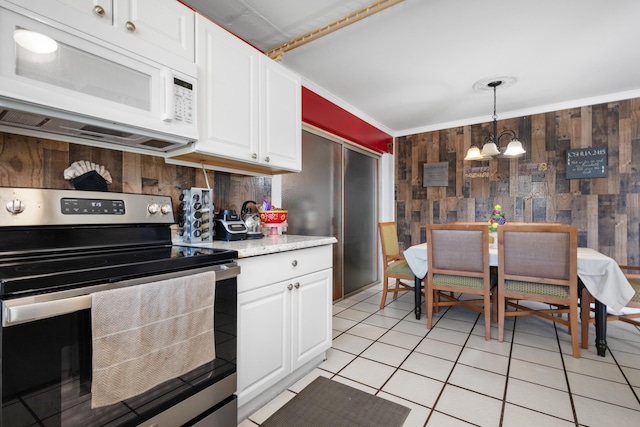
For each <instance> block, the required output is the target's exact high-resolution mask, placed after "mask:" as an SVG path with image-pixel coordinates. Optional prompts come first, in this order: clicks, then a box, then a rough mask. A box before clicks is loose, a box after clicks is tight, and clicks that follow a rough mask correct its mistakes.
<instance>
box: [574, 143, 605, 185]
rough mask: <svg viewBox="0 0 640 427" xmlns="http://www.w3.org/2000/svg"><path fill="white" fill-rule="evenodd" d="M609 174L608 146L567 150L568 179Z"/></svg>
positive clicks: (602, 176)
mask: <svg viewBox="0 0 640 427" xmlns="http://www.w3.org/2000/svg"><path fill="white" fill-rule="evenodd" d="M606 176H607V147H591V148H577V149H575V150H567V179H576V178H604V177H606Z"/></svg>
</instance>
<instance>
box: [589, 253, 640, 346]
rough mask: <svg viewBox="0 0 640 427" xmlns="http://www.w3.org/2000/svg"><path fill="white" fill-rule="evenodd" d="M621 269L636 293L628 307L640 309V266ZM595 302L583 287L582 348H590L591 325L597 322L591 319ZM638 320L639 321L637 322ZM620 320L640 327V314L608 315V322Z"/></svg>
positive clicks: (622, 266)
mask: <svg viewBox="0 0 640 427" xmlns="http://www.w3.org/2000/svg"><path fill="white" fill-rule="evenodd" d="M620 269H621V270H622V272H623V273H624V275H625V277H626V278H627V280H628V281H629V284H630V285H631V286H632V287H633V289H634V290H635V291H636V293H635V294H634V295H633V297H631V301H629V302H628V303H627V305H626V307H629V308H637V309H640V266H635V265H621V266H620ZM594 302H595V299H594V298H593V296H592V295H591V293H590V292H589V290H588V289H587V287H586V286H583V288H582V293H581V295H580V323H581V325H582V338H581V341H582V348H589V324H590V323H594V322H595V317H591V311H592V309H591V304H593V303H594ZM636 319H638V320H636ZM612 320H620V321H621V322H625V323H630V324H632V325H635V326H640V312H629V313H624V312H620V313H616V314H614V313H608V314H607V321H612Z"/></svg>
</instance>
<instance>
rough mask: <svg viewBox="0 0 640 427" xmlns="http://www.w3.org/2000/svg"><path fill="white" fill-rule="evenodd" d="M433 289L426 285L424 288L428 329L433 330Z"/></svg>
mask: <svg viewBox="0 0 640 427" xmlns="http://www.w3.org/2000/svg"><path fill="white" fill-rule="evenodd" d="M433 293H434V292H433V289H430V288H428V287H427V286H426V283H425V288H424V294H425V304H426V305H427V329H428V330H431V326H432V320H433V302H434V300H433Z"/></svg>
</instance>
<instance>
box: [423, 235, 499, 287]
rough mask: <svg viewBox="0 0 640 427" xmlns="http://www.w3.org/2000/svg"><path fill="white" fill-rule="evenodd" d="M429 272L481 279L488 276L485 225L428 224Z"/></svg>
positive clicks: (487, 243)
mask: <svg viewBox="0 0 640 427" xmlns="http://www.w3.org/2000/svg"><path fill="white" fill-rule="evenodd" d="M427 253H428V256H427V259H428V270H427V271H428V272H429V273H432V274H459V275H470V276H475V277H481V276H483V275H484V273H485V272H486V273H487V274H488V272H489V227H487V224H486V223H458V224H427Z"/></svg>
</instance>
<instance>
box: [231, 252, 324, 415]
mask: <svg viewBox="0 0 640 427" xmlns="http://www.w3.org/2000/svg"><path fill="white" fill-rule="evenodd" d="M321 248H322V249H320V248H312V249H314V250H313V251H309V249H304V250H298V251H290V252H285V253H279V254H274V255H263V256H259V257H253V258H246V259H241V260H240V262H239V263H240V266H241V269H242V271H241V273H240V276H239V277H238V288H239V294H238V405H239V406H242V405H244V404H246V403H247V402H250V401H251V400H252V399H254V398H256V397H258V396H259V395H260V394H261V393H263V392H265V391H266V390H268V389H269V388H271V387H272V386H274V385H275V384H276V383H278V382H280V381H281V380H283V379H285V378H286V377H287V376H288V375H290V374H292V373H293V372H295V371H296V370H297V369H298V368H300V367H301V366H303V365H305V364H306V363H308V362H310V361H311V360H313V359H314V358H315V357H317V356H318V355H321V354H322V353H323V352H324V351H326V350H327V349H328V348H330V347H331V337H332V334H331V314H332V311H331V300H332V282H333V270H332V268H331V258H332V247H331V246H323V247H321ZM305 251H308V252H305ZM319 253H320V254H321V258H320V259H318V258H315V255H318V254H319ZM327 254H328V266H329V267H328V268H326V267H327V259H326V257H327ZM301 264H302V265H301ZM298 266H299V267H301V268H300V271H301V272H303V273H307V271H306V270H309V269H311V270H313V269H316V270H317V269H319V268H321V269H320V270H319V271H314V272H311V273H308V274H302V275H300V276H291V277H289V278H286V279H284V280H278V281H277V282H275V283H273V282H269V281H268V279H267V278H268V277H270V276H271V277H273V276H283V275H287V274H290V273H287V271H290V270H292V269H294V270H295V269H296V268H297V267H298ZM314 266H315V267H314ZM263 267H264V268H265V270H263V273H264V274H263V280H260V283H263V284H264V285H256V283H255V282H254V283H249V284H247V283H245V284H247V285H248V287H249V288H251V289H250V290H248V291H245V292H242V289H243V288H244V287H245V286H243V285H242V283H241V282H242V280H243V279H242V277H243V275H244V273H245V272H246V273H247V276H245V280H252V278H253V277H254V276H255V274H256V272H257V270H260V269H261V268H263ZM279 279H282V277H279Z"/></svg>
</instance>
